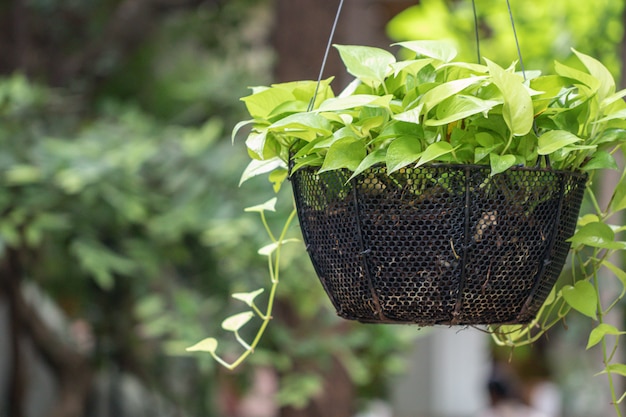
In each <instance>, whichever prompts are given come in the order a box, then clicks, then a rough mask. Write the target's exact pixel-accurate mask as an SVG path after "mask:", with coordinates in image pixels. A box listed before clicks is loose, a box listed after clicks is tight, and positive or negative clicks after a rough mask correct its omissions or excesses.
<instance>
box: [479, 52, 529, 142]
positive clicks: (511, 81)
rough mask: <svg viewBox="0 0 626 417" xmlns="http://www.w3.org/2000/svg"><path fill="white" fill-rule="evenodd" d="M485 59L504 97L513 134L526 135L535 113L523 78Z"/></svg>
mask: <svg viewBox="0 0 626 417" xmlns="http://www.w3.org/2000/svg"><path fill="white" fill-rule="evenodd" d="M485 61H486V62H487V67H488V68H489V73H490V74H491V77H492V78H493V82H494V84H495V85H496V86H497V87H498V90H500V92H501V93H502V98H503V99H504V106H503V108H502V115H503V116H504V121H505V122H506V124H507V126H508V127H509V130H510V131H511V133H512V134H513V135H515V136H524V135H525V134H527V133H528V132H530V130H531V129H532V127H533V120H534V114H533V102H532V98H531V96H530V93H529V92H528V89H527V88H526V86H525V85H524V80H523V78H522V77H520V76H519V75H517V74H513V73H510V72H508V71H506V70H504V69H503V68H502V67H500V66H499V65H497V64H495V63H493V62H491V61H490V60H488V59H485Z"/></svg>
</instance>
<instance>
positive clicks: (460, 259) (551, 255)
mask: <svg viewBox="0 0 626 417" xmlns="http://www.w3.org/2000/svg"><path fill="white" fill-rule="evenodd" d="M351 175H352V172H350V171H348V170H335V171H328V172H323V173H317V170H316V169H312V168H310V167H307V168H302V169H299V170H297V171H295V172H294V173H293V174H292V176H291V180H292V184H293V190H294V195H295V200H296V206H297V209H298V217H299V220H300V225H301V228H302V234H303V237H304V241H305V243H306V247H307V251H308V253H309V256H310V258H311V261H312V263H313V266H314V267H315V270H316V272H317V274H318V276H319V279H320V281H321V283H322V285H323V287H324V289H325V290H326V292H327V294H328V296H329V297H330V300H331V301H332V303H333V305H334V306H335V308H336V310H337V313H338V314H339V316H341V317H344V318H346V319H351V320H359V321H362V322H379V323H416V324H419V325H434V324H450V325H480V324H505V323H506V324H512V323H520V324H521V323H527V322H529V321H531V320H532V319H533V318H534V316H535V315H536V313H537V311H538V310H539V309H540V308H541V306H542V304H543V302H544V301H545V299H546V298H547V296H548V295H549V293H550V291H551V289H552V287H553V285H554V283H555V281H556V280H557V278H558V276H559V273H560V272H561V269H562V267H563V264H564V262H565V258H566V256H567V253H568V251H569V248H570V244H569V243H568V242H567V239H568V238H569V237H571V236H572V235H573V233H574V231H575V226H576V221H577V218H578V213H579V209H580V205H581V201H582V198H583V193H584V189H585V183H586V179H587V176H586V174H582V173H578V172H565V171H553V170H547V169H533V168H512V169H509V170H507V171H506V172H504V173H501V174H498V175H497V176H490V170H489V167H485V166H474V165H458V164H432V165H425V166H421V167H418V168H406V169H402V170H400V171H397V172H394V173H393V174H391V175H388V174H387V172H386V169H385V168H384V167H372V168H369V169H368V170H366V171H365V172H363V173H361V174H360V175H358V176H357V177H355V178H353V179H351V180H349V178H350V176H351Z"/></svg>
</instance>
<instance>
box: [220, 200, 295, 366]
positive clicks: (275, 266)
mask: <svg viewBox="0 0 626 417" xmlns="http://www.w3.org/2000/svg"><path fill="white" fill-rule="evenodd" d="M295 217H296V209H295V208H294V209H293V210H292V211H291V214H290V215H289V217H288V218H287V220H286V221H285V224H284V225H283V228H282V231H281V233H280V237H279V238H278V240H277V239H276V238H274V235H273V234H272V232H271V230H270V229H269V226H268V224H267V221H266V219H265V215H264V214H263V212H261V219H262V221H263V224H264V225H265V228H266V230H267V233H268V235H269V236H270V238H271V239H272V243H277V247H276V250H275V252H274V253H273V254H270V255H269V256H268V262H269V265H268V270H269V274H270V279H271V282H272V286H271V288H270V294H269V296H268V301H267V308H266V310H265V314H259V312H258V309H255V312H257V314H258V315H259V316H260V317H261V319H263V322H262V323H261V326H260V327H259V329H258V330H257V333H256V336H255V337H254V340H253V341H252V343H250V345H247V344H246V343H245V342H243V340H241V338H240V337H239V334H238V333H235V336H236V337H237V340H238V341H239V342H240V343H242V342H243V343H242V345H243V346H244V347H246V350H245V351H244V352H243V353H242V354H241V355H240V356H239V357H238V358H237V359H236V360H235V361H233V362H231V363H228V362H226V361H224V360H223V359H222V358H220V357H219V356H217V355H216V354H214V353H213V354H212V356H213V358H214V359H215V360H216V361H217V362H219V363H220V364H221V365H222V366H224V367H225V368H227V369H229V370H233V369H235V368H236V367H237V366H239V365H241V363H243V361H245V360H246V359H247V358H248V356H250V355H251V354H252V353H253V352H254V349H255V348H256V346H257V345H258V344H259V342H260V340H261V337H262V336H263V334H264V333H265V329H266V328H267V325H268V324H269V322H270V320H271V319H272V311H273V309H274V300H275V299H276V289H277V288H278V282H279V273H280V250H281V247H282V245H283V244H282V242H283V241H284V240H285V236H286V235H287V231H288V230H289V226H291V223H292V222H293V220H294V218H295ZM272 256H273V259H272Z"/></svg>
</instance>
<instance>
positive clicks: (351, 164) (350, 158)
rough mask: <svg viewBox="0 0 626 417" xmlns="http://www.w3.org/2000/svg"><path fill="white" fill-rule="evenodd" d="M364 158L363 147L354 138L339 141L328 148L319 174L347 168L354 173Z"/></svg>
mask: <svg viewBox="0 0 626 417" xmlns="http://www.w3.org/2000/svg"><path fill="white" fill-rule="evenodd" d="M364 158H365V145H364V144H363V142H362V141H360V140H358V139H354V138H350V137H348V138H344V139H339V140H338V141H336V142H335V143H333V144H332V145H331V146H330V148H328V153H327V154H326V158H325V159H324V164H323V165H322V168H321V169H320V171H319V172H324V171H331V170H335V169H341V168H347V169H349V170H350V171H355V170H356V169H357V167H358V166H359V165H360V164H361V161H362V160H363V159H364Z"/></svg>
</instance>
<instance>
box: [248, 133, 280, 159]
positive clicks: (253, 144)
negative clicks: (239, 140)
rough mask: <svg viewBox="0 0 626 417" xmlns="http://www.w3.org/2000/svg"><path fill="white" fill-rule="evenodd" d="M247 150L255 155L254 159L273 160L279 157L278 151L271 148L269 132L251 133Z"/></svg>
mask: <svg viewBox="0 0 626 417" xmlns="http://www.w3.org/2000/svg"><path fill="white" fill-rule="evenodd" d="M246 148H248V150H249V151H250V152H252V153H253V154H254V155H255V156H253V158H254V159H271V158H274V157H276V156H278V155H277V154H276V151H275V150H274V149H272V147H271V146H269V143H268V140H267V130H264V131H262V132H254V131H253V132H250V134H249V135H248V138H247V139H246Z"/></svg>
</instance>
